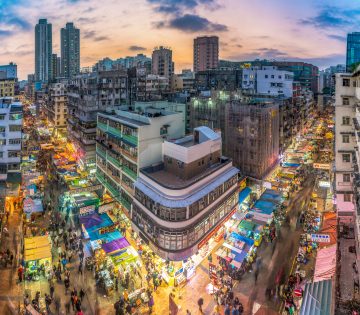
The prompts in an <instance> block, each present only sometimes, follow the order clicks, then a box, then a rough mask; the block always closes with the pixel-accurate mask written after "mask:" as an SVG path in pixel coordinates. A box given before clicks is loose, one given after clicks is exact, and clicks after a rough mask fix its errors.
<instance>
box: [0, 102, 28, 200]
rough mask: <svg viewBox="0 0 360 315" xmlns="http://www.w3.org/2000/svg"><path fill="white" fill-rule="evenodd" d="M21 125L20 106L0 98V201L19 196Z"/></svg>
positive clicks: (18, 103)
mask: <svg viewBox="0 0 360 315" xmlns="http://www.w3.org/2000/svg"><path fill="white" fill-rule="evenodd" d="M22 125H23V107H22V104H21V103H20V102H17V101H15V100H14V99H13V98H11V97H7V98H0V144H1V145H0V157H1V158H0V184H1V185H0V199H2V198H3V197H4V196H18V194H19V186H20V184H21V170H20V164H21V143H22ZM2 201H3V200H2ZM0 204H2V202H1V201H0ZM1 206H3V205H1Z"/></svg>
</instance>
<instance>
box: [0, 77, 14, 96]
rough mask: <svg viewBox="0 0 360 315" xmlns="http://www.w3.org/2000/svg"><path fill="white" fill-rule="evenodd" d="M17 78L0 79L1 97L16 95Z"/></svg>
mask: <svg viewBox="0 0 360 315" xmlns="http://www.w3.org/2000/svg"><path fill="white" fill-rule="evenodd" d="M15 86H16V79H0V97H14V96H15Z"/></svg>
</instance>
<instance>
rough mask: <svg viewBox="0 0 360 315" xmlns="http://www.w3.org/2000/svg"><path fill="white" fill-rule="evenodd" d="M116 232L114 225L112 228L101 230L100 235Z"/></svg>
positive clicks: (106, 227)
mask: <svg viewBox="0 0 360 315" xmlns="http://www.w3.org/2000/svg"><path fill="white" fill-rule="evenodd" d="M115 230H116V225H115V224H112V225H110V226H105V227H103V228H100V229H99V234H100V235H102V234H106V233H111V232H114V231H115Z"/></svg>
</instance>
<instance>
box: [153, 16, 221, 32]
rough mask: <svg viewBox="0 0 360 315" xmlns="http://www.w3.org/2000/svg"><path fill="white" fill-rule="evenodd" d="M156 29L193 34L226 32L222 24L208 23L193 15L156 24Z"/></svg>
mask: <svg viewBox="0 0 360 315" xmlns="http://www.w3.org/2000/svg"><path fill="white" fill-rule="evenodd" d="M155 26H156V27H157V28H166V27H169V28H173V29H177V30H180V31H182V32H186V33H194V32H203V31H209V32H226V31H227V30H228V27H227V26H226V25H224V24H218V23H213V22H210V21H209V20H208V19H206V18H204V17H201V16H199V15H195V14H185V15H183V16H179V17H174V18H172V19H170V20H169V21H168V22H163V21H161V22H158V23H156V24H155Z"/></svg>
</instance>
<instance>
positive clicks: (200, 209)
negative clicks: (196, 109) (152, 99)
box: [132, 127, 239, 261]
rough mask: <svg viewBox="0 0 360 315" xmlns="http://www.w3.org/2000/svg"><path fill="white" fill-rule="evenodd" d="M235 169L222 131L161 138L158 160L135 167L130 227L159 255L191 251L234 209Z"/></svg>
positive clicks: (206, 130)
mask: <svg viewBox="0 0 360 315" xmlns="http://www.w3.org/2000/svg"><path fill="white" fill-rule="evenodd" d="M238 180H239V170H238V169H237V168H235V167H233V166H232V162H231V160H230V159H228V158H226V157H224V156H222V153H221V136H220V134H218V133H216V132H214V131H213V130H211V129H210V128H208V127H199V128H195V130H194V133H193V134H192V135H189V136H186V137H182V138H180V139H177V140H173V141H165V142H164V143H163V147H162V156H161V159H159V160H158V163H156V164H153V165H151V166H149V167H145V168H142V169H140V173H139V178H138V180H137V181H136V183H135V199H134V201H133V208H132V223H133V229H134V230H135V231H137V232H138V233H139V235H140V236H141V237H142V238H143V239H144V240H145V242H146V243H148V244H149V246H150V247H151V248H152V249H153V250H154V252H155V253H157V254H158V255H159V256H160V257H162V258H163V259H166V260H175V261H179V260H184V259H187V258H189V257H190V256H192V255H194V254H196V253H197V252H198V251H199V250H201V248H202V247H203V246H204V245H205V244H206V242H207V241H208V240H209V239H210V238H211V236H213V235H215V233H216V231H217V230H218V229H219V228H220V226H221V225H222V224H223V223H224V222H225V221H226V220H227V219H228V218H229V217H230V216H231V215H232V214H233V213H234V211H235V210H236V209H237V203H238Z"/></svg>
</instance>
